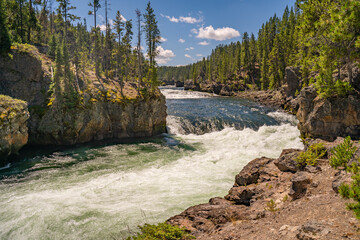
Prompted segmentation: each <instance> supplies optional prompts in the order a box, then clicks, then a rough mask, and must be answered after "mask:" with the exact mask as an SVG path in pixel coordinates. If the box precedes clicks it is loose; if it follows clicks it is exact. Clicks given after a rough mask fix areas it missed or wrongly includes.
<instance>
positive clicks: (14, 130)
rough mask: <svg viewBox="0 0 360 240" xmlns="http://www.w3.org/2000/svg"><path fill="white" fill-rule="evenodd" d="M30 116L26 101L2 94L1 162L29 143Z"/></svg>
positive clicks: (0, 108)
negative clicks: (28, 126)
mask: <svg viewBox="0 0 360 240" xmlns="http://www.w3.org/2000/svg"><path fill="white" fill-rule="evenodd" d="M28 118H29V111H28V109H27V104H26V102H24V101H21V100H17V99H13V98H11V97H8V96H4V95H0V163H1V162H3V161H5V160H6V159H7V158H8V157H9V156H10V155H11V154H16V153H17V152H18V151H19V150H20V149H21V148H22V147H23V146H24V145H25V144H26V143H27V141H28V128H27V120H28Z"/></svg>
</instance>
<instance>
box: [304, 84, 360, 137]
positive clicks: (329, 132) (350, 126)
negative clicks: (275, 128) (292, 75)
mask: <svg viewBox="0 0 360 240" xmlns="http://www.w3.org/2000/svg"><path fill="white" fill-rule="evenodd" d="M359 109H360V96H358V95H349V96H347V97H337V98H327V99H323V98H320V97H317V95H316V91H315V89H313V88H311V87H306V88H304V89H303V90H301V92H300V95H299V110H298V112H297V118H298V120H299V124H298V128H299V130H300V132H301V134H302V135H304V136H306V135H307V136H310V137H312V138H321V139H324V140H326V141H334V140H335V139H336V138H337V137H346V136H350V137H351V138H352V139H359V138H360V110H359Z"/></svg>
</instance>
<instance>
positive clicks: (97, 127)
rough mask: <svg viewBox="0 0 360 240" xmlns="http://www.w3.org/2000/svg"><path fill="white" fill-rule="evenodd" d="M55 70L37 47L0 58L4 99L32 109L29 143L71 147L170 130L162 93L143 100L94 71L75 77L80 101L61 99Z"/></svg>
mask: <svg viewBox="0 0 360 240" xmlns="http://www.w3.org/2000/svg"><path fill="white" fill-rule="evenodd" d="M52 66H55V64H54V63H53V61H52V60H51V59H50V58H48V57H47V56H46V55H44V54H41V53H39V51H38V50H37V48H36V47H34V46H31V45H18V46H17V47H16V49H15V50H12V52H11V56H10V57H9V56H6V57H0V94H4V95H9V96H11V97H14V98H18V99H21V100H23V101H25V102H27V103H28V105H29V112H30V119H29V120H28V133H29V142H28V144H31V145H48V144H49V145H50V144H51V145H71V144H76V143H85V142H89V141H93V140H104V139H122V138H132V137H150V136H154V135H157V134H160V133H163V132H165V131H166V105H165V98H164V96H163V95H162V94H161V93H160V92H159V91H155V92H153V93H151V94H149V93H147V94H145V95H139V94H138V92H137V90H136V89H135V87H136V84H132V83H126V84H125V85H123V86H120V84H119V82H118V81H115V80H111V79H98V78H96V77H95V76H94V74H93V72H92V71H90V70H89V71H88V72H86V73H85V72H81V74H79V76H76V78H75V74H74V78H75V79H74V81H76V86H78V91H77V92H78V93H77V94H76V96H75V97H74V96H70V97H69V96H67V95H65V96H63V97H62V98H59V99H55V98H54V96H53V94H52V93H51V84H52V76H53V71H54V70H53V67H52ZM134 86H135V87H134ZM26 132H27V131H26Z"/></svg>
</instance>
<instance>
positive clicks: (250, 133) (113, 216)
mask: <svg viewBox="0 0 360 240" xmlns="http://www.w3.org/2000/svg"><path fill="white" fill-rule="evenodd" d="M162 91H163V93H164V94H165V96H166V97H167V105H168V114H169V117H168V119H167V120H168V129H169V134H163V135H162V136H159V137H156V138H151V139H146V140H141V141H128V142H126V143H121V144H115V143H106V144H105V143H104V144H97V145H87V146H79V147H74V148H68V149H49V150H48V151H44V150H39V151H38V152H36V154H29V152H31V149H30V150H29V152H27V153H24V155H22V157H21V159H20V160H19V161H18V162H16V163H13V164H11V165H10V166H5V168H3V169H1V170H0V179H1V181H0V239H114V238H115V239H122V238H123V237H125V236H127V235H129V234H131V233H133V232H134V231H136V230H137V229H136V226H137V225H139V224H144V223H145V222H146V223H157V222H160V221H165V220H166V219H167V218H169V217H170V216H172V215H175V214H177V213H180V212H181V211H183V210H185V209H186V208H187V207H189V206H191V205H194V204H198V203H203V202H207V201H208V199H209V198H211V197H215V196H224V195H225V194H226V193H227V191H228V189H229V188H230V187H231V186H232V184H233V182H234V176H235V175H236V174H237V173H238V172H239V171H240V170H241V169H242V167H243V166H244V165H246V164H247V163H248V162H249V161H250V160H252V159H254V158H256V157H261V156H268V157H277V156H278V155H279V154H280V153H281V150H282V149H283V148H302V144H301V141H300V139H299V138H298V136H299V131H298V130H297V128H296V120H295V119H294V117H293V116H290V115H287V114H284V113H281V112H277V111H274V110H272V109H269V108H265V107H262V106H259V105H258V104H255V103H253V102H250V101H244V100H237V99H232V98H219V97H217V96H212V95H209V94H204V93H197V92H184V91H182V90H181V89H176V88H164V89H162Z"/></svg>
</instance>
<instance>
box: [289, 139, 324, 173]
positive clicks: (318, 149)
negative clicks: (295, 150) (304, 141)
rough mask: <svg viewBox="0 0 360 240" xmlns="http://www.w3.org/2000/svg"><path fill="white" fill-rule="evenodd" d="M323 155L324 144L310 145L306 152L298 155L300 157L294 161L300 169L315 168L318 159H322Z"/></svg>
mask: <svg viewBox="0 0 360 240" xmlns="http://www.w3.org/2000/svg"><path fill="white" fill-rule="evenodd" d="M325 154H326V149H325V147H324V144H322V143H317V144H313V145H310V146H309V147H308V149H307V150H306V152H302V153H300V155H299V156H298V157H297V158H296V159H295V161H296V162H297V163H298V166H299V167H301V168H304V167H306V166H307V165H311V166H316V165H317V161H318V159H320V158H322V157H323V156H324V155H325Z"/></svg>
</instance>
